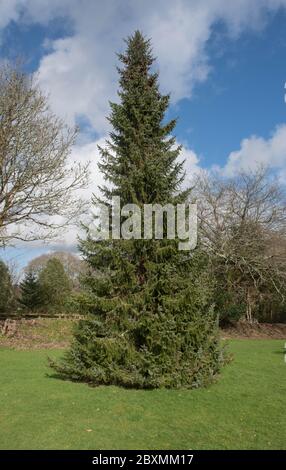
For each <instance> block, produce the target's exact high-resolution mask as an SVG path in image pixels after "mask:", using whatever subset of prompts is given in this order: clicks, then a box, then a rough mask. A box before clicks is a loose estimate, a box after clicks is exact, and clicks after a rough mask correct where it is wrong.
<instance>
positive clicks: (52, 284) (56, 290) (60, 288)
mask: <svg viewBox="0 0 286 470" xmlns="http://www.w3.org/2000/svg"><path fill="white" fill-rule="evenodd" d="M39 284H40V289H41V297H42V302H43V307H44V308H45V309H46V310H47V311H50V312H54V313H61V310H64V309H65V306H66V301H67V298H68V296H69V294H70V292H71V280H70V279H69V277H68V275H67V274H66V272H65V268H64V266H63V264H62V263H61V261H60V260H59V259H57V258H51V259H49V260H48V262H47V264H46V266H45V267H44V268H43V270H42V271H41V272H40V274H39Z"/></svg>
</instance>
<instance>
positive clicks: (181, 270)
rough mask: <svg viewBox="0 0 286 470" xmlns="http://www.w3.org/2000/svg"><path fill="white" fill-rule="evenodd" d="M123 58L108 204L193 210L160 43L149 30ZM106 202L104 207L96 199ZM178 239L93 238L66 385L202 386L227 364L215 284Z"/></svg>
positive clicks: (105, 190) (109, 147)
mask: <svg viewBox="0 0 286 470" xmlns="http://www.w3.org/2000/svg"><path fill="white" fill-rule="evenodd" d="M126 42H127V50H126V52H125V53H124V54H119V59H120V61H121V63H122V64H123V66H122V68H120V69H118V72H119V76H120V80H119V84H120V90H119V98H120V102H119V103H111V115H110V117H109V121H110V123H111V125H112V132H111V133H110V139H109V140H108V141H107V142H106V146H105V148H100V152H101V157H102V159H101V165H100V166H101V170H102V172H103V174H104V176H105V179H106V181H107V182H108V183H109V185H106V186H104V187H102V188H101V190H102V198H101V199H100V201H101V202H105V203H106V204H109V205H110V204H111V198H112V197H113V196H120V197H121V204H122V205H124V204H126V203H136V204H137V205H139V206H140V207H142V206H143V204H148V203H149V204H156V203H158V204H162V205H164V204H166V203H174V204H175V203H176V202H184V201H185V200H186V198H187V197H188V194H189V191H188V190H186V191H180V186H181V183H182V182H183V179H184V172H183V163H182V162H178V159H177V157H178V156H179V153H180V150H181V149H180V147H176V146H175V137H173V136H170V133H171V132H172V131H173V129H174V127H175V124H176V121H175V120H171V121H170V122H165V120H164V118H165V113H166V111H167V108H168V105H169V99H170V97H169V95H162V94H161V93H160V91H159V86H158V74H157V73H155V72H153V71H152V65H153V62H154V58H153V56H152V50H151V46H150V41H149V40H146V39H145V38H144V37H143V36H142V34H141V33H140V32H138V31H137V32H135V34H134V35H133V36H132V37H129V38H128V40H127V41H126ZM95 202H99V200H97V199H96V200H95ZM177 245H178V240H168V239H167V238H166V236H164V237H163V239H161V240H155V239H152V240H144V239H143V240H137V239H130V240H122V239H118V240H114V239H112V238H110V239H109V240H102V241H96V240H94V239H93V238H92V236H91V234H90V232H88V230H87V237H86V239H85V240H82V241H81V244H80V249H81V252H82V255H83V257H84V259H85V260H86V262H87V264H88V266H89V268H90V269H89V275H88V276H86V277H85V279H84V281H83V286H84V288H85V291H86V298H85V302H84V308H85V309H86V310H87V317H86V318H85V319H84V320H82V321H80V322H79V325H78V326H77V328H76V330H75V335H74V341H73V343H72V345H71V348H70V349H69V350H68V351H67V353H66V354H65V356H64V357H63V359H62V360H61V361H60V362H57V363H54V362H53V363H51V364H52V366H53V367H54V369H56V371H57V372H58V373H59V374H60V376H61V377H63V378H69V379H72V380H79V381H85V382H88V383H92V384H95V385H99V384H117V385H123V386H126V387H137V388H154V387H199V386H204V385H206V384H208V383H210V382H211V381H212V380H213V379H214V377H215V376H216V374H217V373H218V371H219V370H220V366H221V364H222V362H223V354H222V351H221V348H220V345H219V338H218V327H217V319H216V317H215V316H214V314H213V311H212V306H211V300H210V299H211V295H212V285H211V281H210V279H209V276H208V274H207V270H206V269H205V265H204V260H203V259H202V257H201V256H199V254H198V253H192V255H190V253H189V252H184V251H179V250H178V246H177Z"/></svg>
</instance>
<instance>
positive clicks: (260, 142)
mask: <svg viewBox="0 0 286 470" xmlns="http://www.w3.org/2000/svg"><path fill="white" fill-rule="evenodd" d="M258 166H266V167H270V168H273V169H274V170H276V171H277V172H278V173H279V174H280V176H281V177H283V174H285V167H286V124H282V125H280V126H278V127H277V128H276V129H275V130H274V132H273V133H272V135H271V136H270V138H269V139H264V138H263V137H259V136H256V135H253V136H250V137H249V138H246V139H243V140H242V142H241V145H240V149H239V150H236V151H234V152H231V153H230V155H229V157H228V159H227V163H226V165H225V166H224V168H223V169H222V172H223V174H224V175H225V176H234V175H236V174H237V173H238V172H239V171H240V170H244V171H248V170H254V169H255V168H257V167H258ZM283 172H284V173H283ZM285 181H286V179H285Z"/></svg>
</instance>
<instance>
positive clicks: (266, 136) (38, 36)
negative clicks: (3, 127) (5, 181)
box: [0, 0, 286, 266]
mask: <svg viewBox="0 0 286 470" xmlns="http://www.w3.org/2000/svg"><path fill="white" fill-rule="evenodd" d="M0 18H1V19H0V45H1V59H4V58H8V59H12V60H13V58H15V57H17V56H19V55H22V56H24V57H25V64H26V65H25V67H26V68H27V70H28V71H33V72H37V74H38V77H39V82H40V85H41V87H42V88H43V89H44V90H45V91H46V92H47V93H49V95H50V103H51V106H52V108H53V109H54V110H55V112H56V113H57V114H59V115H60V116H62V117H64V118H65V119H66V120H67V122H68V123H70V124H74V123H75V122H77V123H80V125H81V136H80V138H79V141H78V143H77V145H76V148H75V149H74V151H73V156H74V157H75V158H77V159H91V160H92V168H91V171H92V181H93V185H92V187H90V188H89V190H88V191H87V197H89V196H90V194H91V193H92V191H96V186H97V183H99V182H100V175H98V170H97V167H96V162H97V159H98V152H97V147H96V146H97V143H98V141H100V142H103V140H104V137H105V135H106V134H107V132H108V125H107V122H106V120H105V116H106V115H107V114H108V100H112V99H115V97H116V87H117V84H116V81H117V75H116V70H115V66H116V56H115V52H117V51H119V50H121V49H122V47H123V42H122V38H123V37H126V36H127V35H128V34H131V33H132V32H133V31H134V29H136V28H139V29H141V30H142V31H143V32H145V33H146V35H147V36H149V37H151V38H152V41H153V48H154V53H155V55H156V56H157V57H158V62H157V67H158V68H159V71H161V84H162V90H163V91H164V92H168V91H170V92H171V96H172V104H171V107H170V109H169V112H168V117H170V118H171V117H174V116H178V118H179V121H178V125H177V129H176V136H177V140H178V142H180V143H182V144H183V146H184V150H183V154H184V157H186V158H187V160H188V161H187V166H186V167H187V171H188V172H189V173H193V172H196V171H198V170H199V169H200V168H201V167H203V168H209V169H210V168H212V167H214V166H216V167H218V168H219V169H220V171H221V172H222V173H224V174H225V175H227V176H232V175H233V174H235V172H236V171H238V170H239V169H240V168H248V167H249V168H253V167H254V166H255V165H256V164H260V163H264V164H268V165H270V166H271V167H272V168H273V169H274V170H275V171H276V172H277V173H278V175H279V177H280V179H281V181H282V182H286V104H285V102H284V94H285V93H286V90H285V89H284V84H285V82H286V34H285V24H286V1H284V0H253V1H252V2H249V1H246V0H233V1H232V2H229V1H227V0H201V1H200V2H198V1H197V0H188V1H187V0H172V1H171V0H164V1H162V0H157V1H156V0H155V1H152V2H151V1H149V0H147V1H146V0H145V1H143V0H142V1H141V0H133V2H131V1H130V0H125V1H122V2H115V0H107V1H106V2H104V5H103V2H97V1H91V0H69V1H67V0H50V1H49V2H48V1H47V0H37V1H36V0H10V1H6V0H2V1H0ZM75 243H76V231H75V230H74V229H73V230H71V231H70V232H68V233H66V234H64V235H61V236H60V238H59V240H57V241H56V242H54V244H51V245H50V246H49V247H46V246H42V245H36V246H31V245H22V246H20V247H16V248H9V249H7V250H6V252H5V253H4V255H3V257H4V258H5V259H14V260H16V261H17V262H18V263H19V265H20V266H23V265H24V264H25V263H26V262H27V261H28V260H29V259H30V258H31V257H33V256H35V255H37V254H38V253H42V252H44V251H47V250H53V249H55V248H57V249H58V248H59V247H60V248H62V247H63V248H64V249H70V248H71V247H74V245H75ZM0 256H1V253H0Z"/></svg>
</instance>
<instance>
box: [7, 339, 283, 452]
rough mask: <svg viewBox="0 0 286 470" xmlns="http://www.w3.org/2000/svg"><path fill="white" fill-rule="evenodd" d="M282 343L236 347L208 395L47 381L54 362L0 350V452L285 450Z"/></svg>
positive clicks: (258, 342) (253, 342)
mask: <svg viewBox="0 0 286 470" xmlns="http://www.w3.org/2000/svg"><path fill="white" fill-rule="evenodd" d="M283 346H284V342H283V341H281V340H232V341H231V342H230V346H229V349H230V351H231V352H232V353H233V355H234V360H233V362H232V363H231V364H230V365H228V366H226V367H225V369H224V371H223V373H222V375H221V377H220V379H219V381H218V382H217V383H216V384H214V385H213V386H211V387H210V388H208V389H204V390H191V391H190V390H179V391H174V390H154V391H140V390H124V389H120V388H117V387H98V388H91V387H88V386H87V385H85V384H77V383H70V382H64V381H61V380H58V379H55V378H51V377H49V376H48V375H47V372H49V369H48V367H47V360H46V358H47V355H48V354H49V355H50V356H53V357H57V356H59V355H60V354H62V351H56V350H52V351H43V350H41V351H36V350H34V351H16V350H9V349H0V449H108V448H109V449H286V419H285V412H286V364H285V362H284V357H283Z"/></svg>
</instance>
